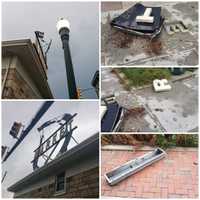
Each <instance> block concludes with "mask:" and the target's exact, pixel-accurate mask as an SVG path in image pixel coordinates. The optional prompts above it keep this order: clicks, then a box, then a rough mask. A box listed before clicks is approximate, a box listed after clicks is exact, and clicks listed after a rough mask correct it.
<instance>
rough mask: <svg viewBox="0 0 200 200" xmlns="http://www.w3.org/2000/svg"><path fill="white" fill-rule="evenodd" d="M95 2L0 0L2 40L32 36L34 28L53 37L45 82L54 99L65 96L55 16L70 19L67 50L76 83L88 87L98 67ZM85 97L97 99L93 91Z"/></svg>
mask: <svg viewBox="0 0 200 200" xmlns="http://www.w3.org/2000/svg"><path fill="white" fill-rule="evenodd" d="M98 9H99V7H98V2H74V3H72V2H3V4H2V39H3V40H16V39H27V38H32V40H33V41H34V31H36V30H39V31H42V32H45V36H46V39H50V38H51V39H53V42H52V46H51V48H50V51H49V53H48V58H47V60H48V67H49V70H48V82H49V84H50V88H51V90H52V92H53V94H54V98H66V97H67V98H68V94H67V89H66V87H67V82H66V73H65V64H64V55H63V49H62V44H61V39H60V37H59V35H58V32H57V30H56V23H57V20H58V18H60V17H64V18H67V19H68V20H69V22H70V26H71V28H70V29H71V31H70V49H71V54H72V61H73V65H74V71H75V77H76V81H77V86H78V87H80V88H82V89H85V88H90V87H91V80H92V78H93V75H94V73H95V71H96V70H97V69H98V67H99V54H98V52H99V40H98V35H99V32H98V31H99V30H98V29H99V21H98V20H99V18H98V17H99V16H98V15H99V14H98ZM84 97H85V98H97V97H96V94H95V92H94V91H93V90H89V91H87V92H85V93H84Z"/></svg>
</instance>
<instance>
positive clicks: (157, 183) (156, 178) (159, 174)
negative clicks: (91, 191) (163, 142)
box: [101, 148, 198, 198]
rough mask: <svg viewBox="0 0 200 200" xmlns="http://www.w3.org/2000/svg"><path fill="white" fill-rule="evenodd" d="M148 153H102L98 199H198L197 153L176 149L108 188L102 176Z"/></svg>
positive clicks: (190, 150) (191, 150) (196, 151)
mask: <svg viewBox="0 0 200 200" xmlns="http://www.w3.org/2000/svg"><path fill="white" fill-rule="evenodd" d="M145 153H147V151H136V152H128V151H102V158H101V160H102V161H101V162H102V164H101V166H102V168H101V174H102V175H101V195H102V196H112V197H137V198H198V163H197V162H198V150H197V149H194V148H191V149H189V148H187V149H186V148H184V149H183V148H176V149H175V150H174V149H171V150H168V151H167V157H165V158H164V159H162V160H160V161H158V162H156V163H154V164H152V165H151V166H148V167H146V168H145V169H143V170H142V171H140V172H138V173H136V174H134V175H132V176H130V177H128V178H127V179H125V180H123V181H122V182H120V183H118V184H117V185H115V186H109V185H108V184H107V182H106V180H105V178H104V174H105V173H106V172H108V171H110V170H112V169H113V168H115V167H117V166H119V165H121V164H123V163H125V162H127V161H129V160H131V159H134V158H135V157H137V156H140V155H143V154H145Z"/></svg>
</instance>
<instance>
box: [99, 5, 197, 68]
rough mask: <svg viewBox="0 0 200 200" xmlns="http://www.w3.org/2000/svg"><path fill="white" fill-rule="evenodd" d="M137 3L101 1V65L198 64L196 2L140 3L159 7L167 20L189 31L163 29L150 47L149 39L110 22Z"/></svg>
mask: <svg viewBox="0 0 200 200" xmlns="http://www.w3.org/2000/svg"><path fill="white" fill-rule="evenodd" d="M135 3H136V2H103V3H102V15H101V55H102V58H101V64H102V65H104V66H108V65H125V66H128V65H129V66H136V65H148V66H154V65H156V66H161V65H186V66H195V65H197V64H198V57H199V55H198V3H197V2H142V3H143V4H144V5H146V6H161V7H162V15H163V16H164V17H165V19H166V21H170V22H172V21H180V20H182V21H184V23H185V24H186V26H188V27H189V31H188V32H185V33H182V32H180V33H175V34H173V35H168V34H167V32H166V31H165V30H164V29H163V30H162V33H161V35H160V37H159V38H158V40H157V42H156V43H155V44H154V45H153V46H152V45H151V44H150V41H149V39H147V38H142V37H139V36H135V35H130V34H125V33H123V32H121V31H118V30H116V29H114V28H112V27H111V26H110V21H111V20H112V19H113V18H115V17H116V16H118V15H120V14H121V13H123V12H124V11H125V10H126V9H128V8H130V7H131V6H133V5H134V4H135Z"/></svg>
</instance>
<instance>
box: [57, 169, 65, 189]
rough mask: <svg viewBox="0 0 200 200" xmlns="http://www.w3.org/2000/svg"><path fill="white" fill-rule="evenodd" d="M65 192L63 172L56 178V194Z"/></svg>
mask: <svg viewBox="0 0 200 200" xmlns="http://www.w3.org/2000/svg"><path fill="white" fill-rule="evenodd" d="M64 191H65V172H62V173H60V174H58V175H57V176H56V192H64Z"/></svg>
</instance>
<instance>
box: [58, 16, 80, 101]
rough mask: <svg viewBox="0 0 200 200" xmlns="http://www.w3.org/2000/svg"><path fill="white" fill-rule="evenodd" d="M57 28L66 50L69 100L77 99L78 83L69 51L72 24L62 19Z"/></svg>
mask: <svg viewBox="0 0 200 200" xmlns="http://www.w3.org/2000/svg"><path fill="white" fill-rule="evenodd" d="M56 27H57V30H58V32H59V34H60V37H61V40H62V45H63V50H64V57H65V66H66V74H67V83H68V91H69V98H70V99H77V98H78V95H77V88H76V81H75V76H74V70H73V64H72V59H71V54H70V49H69V31H70V24H69V22H68V20H66V19H64V18H60V19H59V21H58V22H57V25H56Z"/></svg>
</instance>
